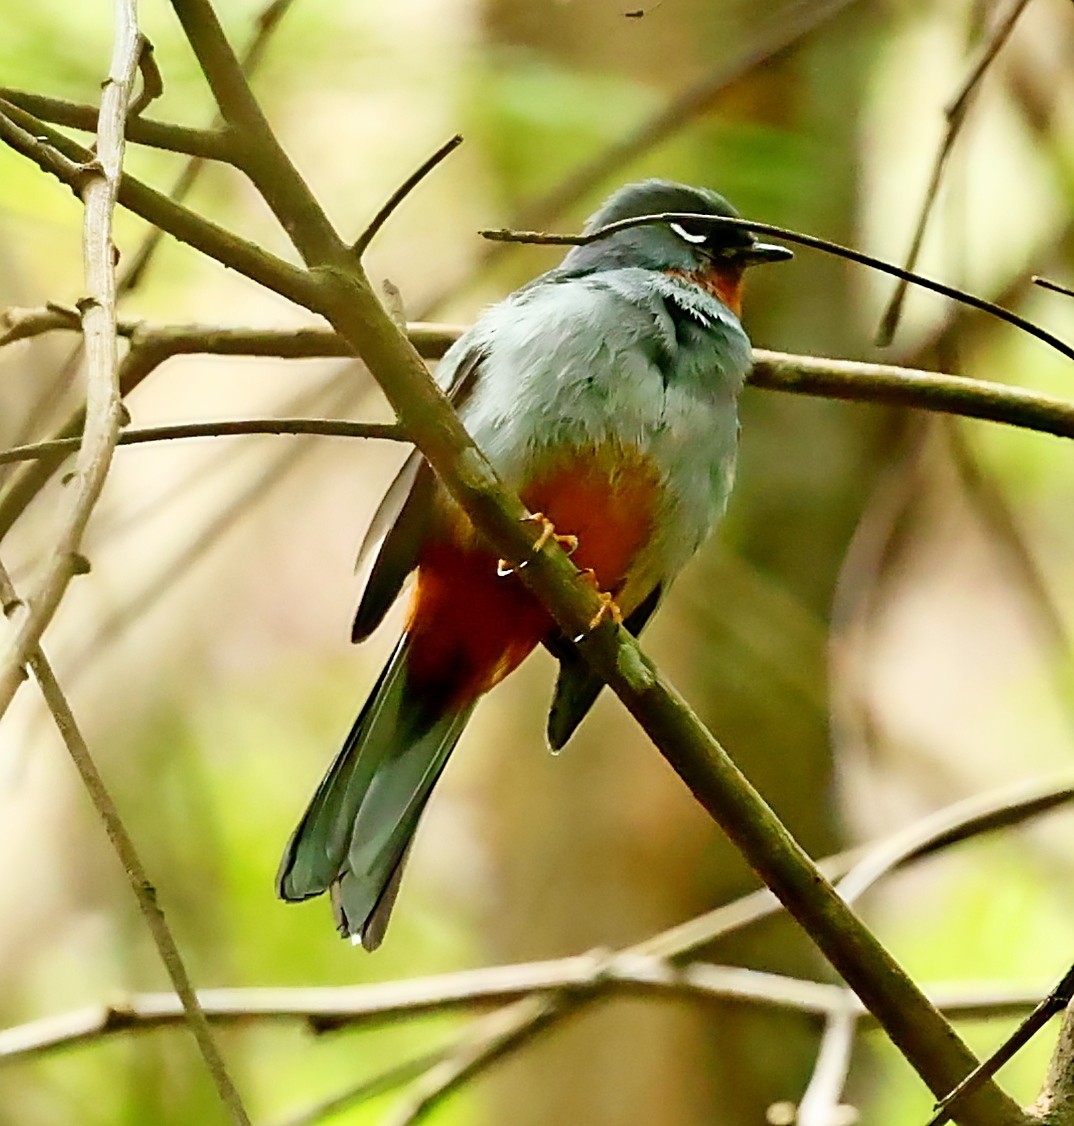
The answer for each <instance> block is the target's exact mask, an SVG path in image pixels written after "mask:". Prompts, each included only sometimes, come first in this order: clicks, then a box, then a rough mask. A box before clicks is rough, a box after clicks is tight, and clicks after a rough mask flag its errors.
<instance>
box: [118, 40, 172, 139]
mask: <svg viewBox="0 0 1074 1126" xmlns="http://www.w3.org/2000/svg"><path fill="white" fill-rule="evenodd" d="M138 73H139V74H140V75H141V76H142V88H141V90H139V92H138V96H137V97H136V98H133V99H132V100H131V104H130V109H129V110H128V115H129V116H128V122H127V125H128V129H129V126H130V121H131V120H132V119H134V118H137V117H141V115H142V114H143V113H144V112H145V111H146V109H147V108H148V107H149V106H151V105H152V104H153V102H155V101H156V100H157V98H159V97H160V96H161V95H162V94H163V93H164V75H162V74H161V73H160V67H159V66H157V55H156V51H155V49H154V47H153V44H152V43H151V42H150V41H149V40H148V39H147V38H146V36H145V35H143V36H142V48H141V50H140V51H139V52H138ZM128 135H129V133H128Z"/></svg>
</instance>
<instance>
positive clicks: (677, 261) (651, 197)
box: [562, 180, 791, 273]
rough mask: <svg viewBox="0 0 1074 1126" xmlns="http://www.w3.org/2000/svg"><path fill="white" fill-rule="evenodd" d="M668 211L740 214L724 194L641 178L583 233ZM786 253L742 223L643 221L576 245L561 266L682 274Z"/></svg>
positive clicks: (771, 258)
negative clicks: (726, 225)
mask: <svg viewBox="0 0 1074 1126" xmlns="http://www.w3.org/2000/svg"><path fill="white" fill-rule="evenodd" d="M672 211H678V212H684V211H687V212H692V213H695V214H701V215H722V216H726V217H728V218H734V219H737V218H739V217H740V216H739V213H738V212H737V211H736V210H735V209H734V208H733V207H732V206H731V204H729V203H728V202H727V200H726V199H724V198H723V196H722V195H718V194H717V193H716V192H714V191H710V190H709V189H708V188H694V187H691V186H690V185H688V184H677V183H675V182H674V181H673V180H643V181H642V182H641V183H639V184H627V185H626V186H625V187H622V188H620V189H619V190H618V191H617V192H615V193H614V194H612V195H611V196H609V197H608V199H606V200H605V201H604V203H603V204H602V205H601V207H600V210H599V211H597V212H596V213H595V214H594V215H592V216H591V217H590V218H589V220H588V222H587V223H586V225H585V228H584V233H586V234H589V233H590V232H592V231H595V230H597V229H599V228H600V227H605V226H607V225H608V224H609V223H616V222H618V221H619V220H621V219H633V218H636V217H638V216H640V215H658V214H661V213H663V212H672ZM790 257H791V252H790V251H789V250H787V249H786V247H782V246H773V245H771V244H770V243H762V242H758V241H757V240H756V239H755V238H754V236H753V235H752V234H751V233H750V232H749V231H747V230H743V229H742V228H740V227H724V226H704V225H702V224H700V223H696V224H691V223H689V222H683V223H672V224H667V223H647V224H645V225H644V226H640V227H630V228H628V229H627V230H625V231H618V232H616V233H615V234H613V235H609V236H608V237H607V238H602V239H597V241H596V242H591V243H589V245H588V246H576V247H574V248H573V249H572V250H571V251H570V253H569V254H567V256H566V258H564V260H563V266H562V269H564V270H568V271H570V272H571V273H591V272H595V271H598V270H609V269H615V268H617V267H620V268H621V267H625V266H637V267H641V268H642V269H649V270H682V271H684V272H686V273H696V272H698V271H708V270H712V269H713V268H716V269H730V270H739V271H741V270H742V269H743V268H745V267H746V266H753V265H756V264H758V263H760V262H776V261H780V260H781V259H784V258H790Z"/></svg>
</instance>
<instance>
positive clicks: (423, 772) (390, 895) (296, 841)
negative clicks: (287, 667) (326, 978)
mask: <svg viewBox="0 0 1074 1126" xmlns="http://www.w3.org/2000/svg"><path fill="white" fill-rule="evenodd" d="M409 648H410V641H409V638H408V637H407V636H406V635H404V636H403V638H402V639H401V640H400V642H399V644H398V645H397V646H396V647H395V651H394V652H393V653H392V656H391V659H390V660H389V661H388V664H387V665H386V667H385V669H384V671H383V672H382V673H381V674H380V678H379V680H378V681H377V683H376V685H375V686H374V688H373V691H372V692H371V693H370V695H369V699H368V700H367V701H366V704H365V707H363V708H362V710H361V713H360V714H359V716H358V718H357V719H356V720H355V721H354V726H353V727H352V728H351V730H350V734H349V735H348V736H347V739H346V742H345V743H344V744H343V747H342V749H341V750H340V752H339V754H338V755H337V756H336V758H335V761H334V762H333V763H332V765H331V767H329V770H328V773H327V774H326V775H325V776H324V779H323V780H322V782H321V784H320V785H319V786H318V787H317V792H316V793H315V794H314V795H313V800H312V801H311V802H310V804H309V808H308V809H307V810H306V812H305V814H304V815H303V817H302V820H301V821H300V822H299V824H298V828H297V829H295V831H294V833H293V834H292V836H291V839H290V841H289V842H288V844H287V848H286V849H285V850H284V854H283V860H282V861H281V862H280V870H279V874H278V875H277V877H276V890H277V893H278V894H279V896H280V898H281V899H286V900H290V901H297V900H301V899H308V898H309V897H310V896H314V895H320V894H321V893H322V892H324V891H327V890H331V893H332V903H333V907H334V909H335V914H336V922H337V924H338V926H339V929H340V932H341V933H342V934H344V935H350V936H357V937H359V938H360V939H361V943H362V945H363V946H364V947H365V948H366V949H367V950H375V949H376V948H377V947H378V946H379V945H380V943H381V940H382V939H383V937H384V930H385V928H386V927H387V925H388V917H389V915H390V914H391V909H392V905H393V904H394V902H395V896H396V893H397V891H398V888H399V879H400V876H401V874H402V869H403V864H404V862H405V860H406V856H407V852H408V850H409V847H410V841H411V838H412V837H413V835H414V831H415V829H416V828H417V825H418V820H419V819H420V817H421V814H422V811H423V810H424V808H425V803H426V802H427V801H428V800H429V794H430V793H431V791H432V788H433V786H434V784H435V783H436V780H437V778H439V777H440V772H441V771H442V770H443V768H444V764H445V763H446V762H447V759H448V756H449V755H450V754H451V751H452V750H453V748H454V746H455V744H456V743H457V742H458V740H459V736H460V735H461V734H462V729H463V727H464V726H465V725H466V721H467V720H468V719H469V718H470V713H471V712H472V711H473V703H463V704H459V703H457V702H453V701H452V699H451V696H450V695H449V694H438V693H429V692H428V691H425V692H422V693H420V694H418V693H416V692H415V691H414V690H413V688H412V686H411V685H410V677H409V674H408V668H407V665H408V661H407V657H408V653H409ZM437 696H439V699H437Z"/></svg>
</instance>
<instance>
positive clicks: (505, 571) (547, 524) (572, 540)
mask: <svg viewBox="0 0 1074 1126" xmlns="http://www.w3.org/2000/svg"><path fill="white" fill-rule="evenodd" d="M522 521H523V523H526V524H540V525H541V534H540V535H539V536H538V537H537V542H536V543H535V544H534V545H533V555H537V554H539V553H540V552H541V551H542V550H543V548H544V546H545V545H546V544H547V543H548V541H549V540H555V541H556V543H558V544H559V546H560V547H562V548H563V550H564V551H565V552H566V553H567V554H568V555H573V554H574V553H575V552H576V551H577V550H578V537H577V536H569V535H568V536H561V535H560V534H559V533H558V532H557V531H556V526H555V524H553V523H552V521H551V520H549V519H548V517H547V516H545V514H544V513H543V512H531V513H530V514H529V515H528V516H523V517H522ZM531 558H532V556H531ZM529 563H530V561H529V559H523V560H522V562H521V563H519V564H518V566H517V567H516V566H512V565H511V564H510V563H508V561H507V560H506V559H498V560H497V561H496V574H497V575H499V577H500V578H501V579H502V578H506V576H507V575H513V574H514V573H515V572H516V571H521V570H522V568H523V567H528V566H529Z"/></svg>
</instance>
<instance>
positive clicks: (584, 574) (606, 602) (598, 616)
mask: <svg viewBox="0 0 1074 1126" xmlns="http://www.w3.org/2000/svg"><path fill="white" fill-rule="evenodd" d="M578 577H579V578H580V579H581V580H582V581H583V582H584V583H588V584H589V585H590V586H591V587H593V589H594V590H596V592H597V597H598V598H599V599H600V609H599V610H597V612H596V613H595V614H594V615H593V617H592V618H591V619H590V621H589V625H587V626H586V630H585V633H580V634H579V635H578V636H577V637H575V638H572V639H571V640H572V641H574V642H575V643H577V642H579V641H581V640H582V639H583V638H584V637H585V636H586V634H587V633H592V632H593V630H595V629H596V628H597V626H599V625H600V623H601V622H603V621H604V620H605V619H606V618H610V619H611V620H612V621H613V622H615V624H616V625H617V626H618V625H622V624H623V611H622V610H620V609H619V603H618V602H616V601H615V595H614V594H609V593H608V591H606V590H601V589H600V586H599V583H598V581H597V573H596V571H594V570H593V568H592V567H586V568H585V569H584V570H582V571H579V572H578Z"/></svg>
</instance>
